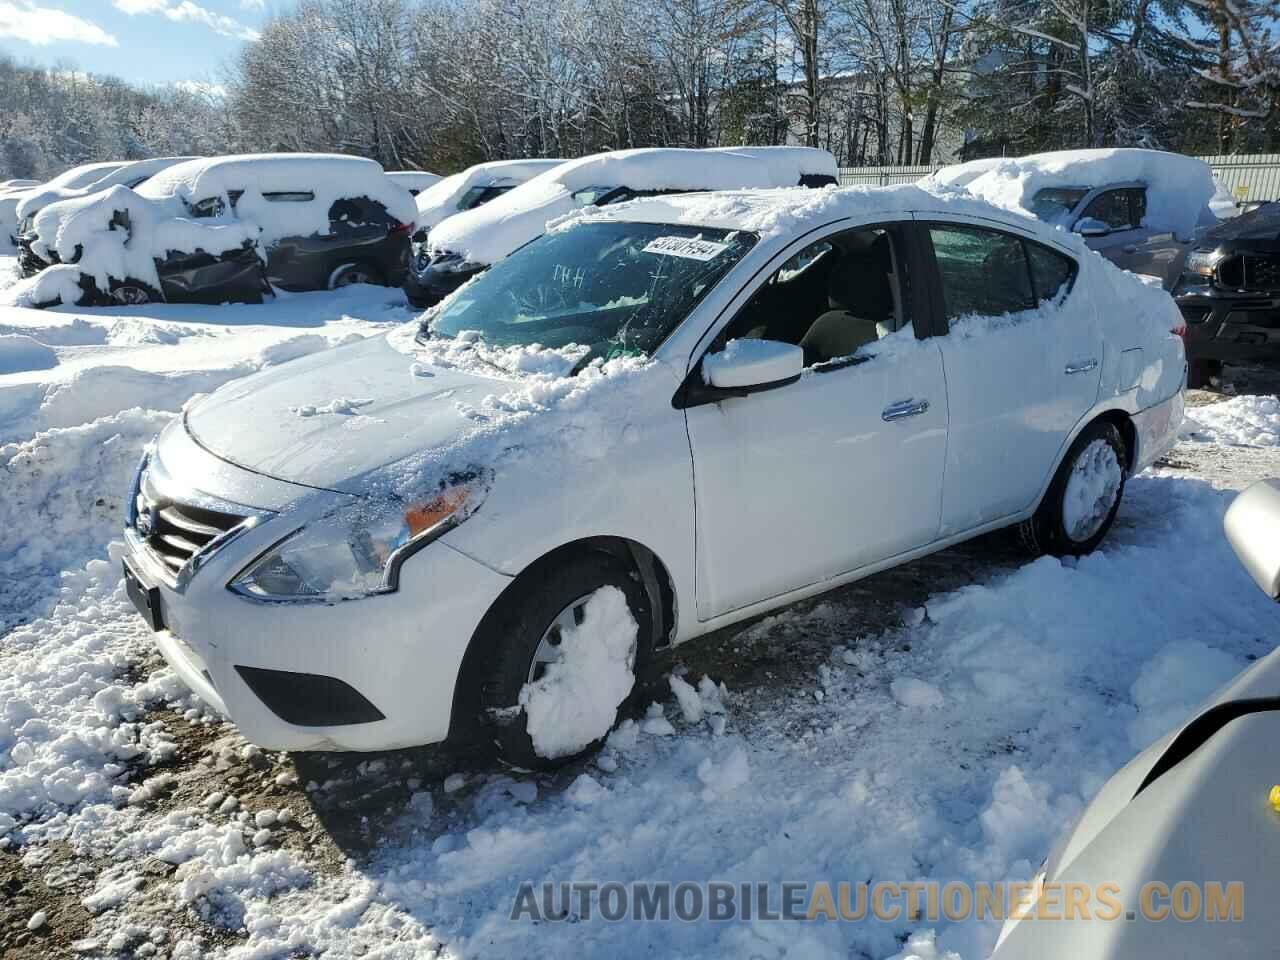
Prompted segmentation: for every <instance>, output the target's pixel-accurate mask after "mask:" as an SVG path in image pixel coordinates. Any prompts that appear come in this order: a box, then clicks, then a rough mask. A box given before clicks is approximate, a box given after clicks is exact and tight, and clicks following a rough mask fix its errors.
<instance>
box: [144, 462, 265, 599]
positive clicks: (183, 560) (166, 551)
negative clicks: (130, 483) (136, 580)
mask: <svg viewBox="0 0 1280 960" xmlns="http://www.w3.org/2000/svg"><path fill="white" fill-rule="evenodd" d="M149 480H150V477H149V476H148V474H147V473H146V472H144V473H143V475H142V479H141V483H139V485H138V493H137V499H136V501H135V503H134V511H135V516H134V521H133V528H134V531H135V532H136V533H137V535H138V537H139V538H140V539H141V540H142V542H143V543H144V544H145V545H146V547H147V549H148V550H149V551H150V552H151V554H152V555H153V556H154V557H155V558H156V559H157V560H159V561H160V563H161V564H163V565H164V567H165V569H166V570H168V572H169V573H170V574H171V575H172V576H174V577H176V576H177V575H178V573H179V571H181V570H182V568H183V567H184V566H186V564H187V562H188V561H189V560H190V559H191V558H192V557H193V556H195V555H196V554H197V553H199V552H200V551H201V550H203V549H204V548H205V547H206V546H208V545H209V543H210V542H211V541H213V540H214V538H216V537H220V536H222V534H224V533H226V532H227V531H229V530H231V529H233V528H235V527H237V526H239V525H240V524H241V523H243V522H244V520H245V518H244V517H243V516H241V515H239V514H234V513H224V512H221V511H218V510H211V509H209V508H208V507H202V506H201V507H197V506H194V505H193V504H189V503H182V502H179V501H177V500H174V499H173V498H171V497H165V496H163V495H161V494H160V493H159V492H157V491H156V489H155V487H154V486H153V485H152V484H151V483H150V482H149Z"/></svg>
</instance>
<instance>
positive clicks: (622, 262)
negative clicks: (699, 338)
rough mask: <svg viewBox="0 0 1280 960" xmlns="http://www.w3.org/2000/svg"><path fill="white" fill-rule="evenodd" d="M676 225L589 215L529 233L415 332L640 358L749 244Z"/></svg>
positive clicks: (742, 238)
mask: <svg viewBox="0 0 1280 960" xmlns="http://www.w3.org/2000/svg"><path fill="white" fill-rule="evenodd" d="M756 239H757V238H756V236H755V234H751V233H744V232H742V231H729V230H715V229H709V228H705V227H695V226H687V225H683V224H681V225H676V224H652V223H625V222H599V221H597V222H586V223H579V224H576V225H574V226H573V227H570V228H569V229H567V230H559V231H555V232H553V233H549V234H546V235H544V236H542V237H539V238H538V239H537V240H534V241H533V242H532V243H530V244H528V245H527V246H524V247H522V248H521V249H519V250H517V251H516V252H515V253H513V254H512V255H511V256H509V257H507V258H506V259H505V260H500V261H499V262H498V263H496V264H494V265H493V266H492V267H490V268H489V269H488V270H486V271H485V272H484V273H482V274H480V275H479V276H478V277H477V278H476V279H475V280H474V281H472V283H471V284H470V285H469V286H467V287H466V288H465V289H463V290H462V291H460V292H459V293H458V294H457V295H456V296H455V297H453V298H452V299H451V300H450V301H448V302H447V304H446V305H445V306H444V307H443V309H442V310H441V311H440V312H439V313H438V314H436V315H435V316H434V317H433V318H430V320H429V321H428V325H426V326H424V329H423V331H422V332H421V333H420V336H425V335H430V336H445V337H453V336H457V335H458V334H459V333H462V332H463V331H475V332H476V333H478V334H479V336H480V338H481V339H482V340H484V341H485V342H486V343H489V344H492V345H494V346H531V345H533V344H541V345H542V346H544V347H551V348H560V347H566V346H569V345H571V344H579V345H583V346H587V347H589V348H590V352H589V353H588V354H587V357H586V358H585V359H590V358H592V357H605V358H612V357H616V356H633V355H635V356H645V355H649V354H652V352H653V351H654V350H655V349H656V348H657V347H658V345H659V344H661V343H662V341H663V340H664V339H665V338H666V337H667V335H668V334H670V333H671V332H672V331H673V330H675V328H676V327H677V326H679V324H680V323H681V322H682V321H683V320H684V318H685V317H686V316H688V314H689V312H690V311H691V310H692V309H693V308H694V307H695V306H696V305H697V304H698V302H699V301H700V300H701V299H702V298H703V297H704V296H705V295H706V294H707V292H708V291H709V290H710V289H711V288H712V287H714V286H715V285H716V284H717V283H719V282H720V281H721V280H722V279H723V278H724V276H725V274H727V273H728V272H729V271H730V269H732V267H733V266H734V265H735V264H736V263H737V262H738V261H739V260H741V259H742V257H743V256H744V255H745V254H746V252H747V251H748V250H750V249H751V247H752V246H754V245H755V243H756Z"/></svg>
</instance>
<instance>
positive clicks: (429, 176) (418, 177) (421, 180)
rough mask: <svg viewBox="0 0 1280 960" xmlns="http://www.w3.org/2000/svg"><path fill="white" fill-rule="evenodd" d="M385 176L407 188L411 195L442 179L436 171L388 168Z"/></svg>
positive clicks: (414, 195) (415, 194)
mask: <svg viewBox="0 0 1280 960" xmlns="http://www.w3.org/2000/svg"><path fill="white" fill-rule="evenodd" d="M387 176H388V177H390V178H391V179H392V180H394V181H395V182H396V183H398V184H400V186H402V187H404V188H405V189H406V190H408V191H409V195H410V196H413V197H416V196H417V195H418V194H420V193H421V192H422V191H423V190H426V189H427V188H428V187H433V186H435V185H436V184H437V183H439V182H440V181H441V180H443V179H444V178H443V177H442V176H440V174H438V173H427V172H426V171H425V170H388V171H387Z"/></svg>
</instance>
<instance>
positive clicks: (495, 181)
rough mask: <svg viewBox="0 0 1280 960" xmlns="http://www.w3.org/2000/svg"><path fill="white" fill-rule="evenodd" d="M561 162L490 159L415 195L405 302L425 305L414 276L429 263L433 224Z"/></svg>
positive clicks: (481, 204)
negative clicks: (414, 212) (410, 260)
mask: <svg viewBox="0 0 1280 960" xmlns="http://www.w3.org/2000/svg"><path fill="white" fill-rule="evenodd" d="M562 163H564V161H563V160H493V161H491V162H489V163H477V164H476V165H475V166H473V167H468V168H467V169H466V170H463V171H462V172H461V173H455V174H454V175H453V176H450V177H445V178H444V179H443V180H441V181H440V182H439V183H437V184H436V185H435V186H433V187H430V188H428V189H426V190H424V191H422V193H420V194H418V197H417V204H418V218H417V224H418V228H417V230H416V232H415V233H414V235H413V243H414V250H413V257H414V259H413V269H412V270H410V271H409V276H408V278H407V280H406V281H405V287H404V290H405V293H406V294H407V295H408V297H409V302H410V303H413V304H414V305H416V306H427V303H426V300H425V294H424V291H423V290H422V289H421V288H420V286H419V284H418V280H417V278H418V276H419V275H420V274H422V273H424V272H425V271H426V269H427V267H428V265H429V264H430V263H431V251H430V249H429V247H428V246H427V238H428V237H429V236H430V234H431V230H432V229H433V228H434V227H435V226H436V224H438V223H440V222H441V221H442V220H447V219H448V218H449V217H452V216H454V215H455V214H459V213H463V212H465V211H467V210H474V209H475V208H476V207H482V206H484V205H485V204H486V203H488V202H489V201H491V200H496V199H497V198H498V197H500V196H502V195H503V194H504V193H507V192H508V191H510V190H514V189H515V188H516V187H518V186H520V184H522V183H526V182H527V181H529V180H532V179H533V178H534V177H536V176H538V175H539V174H543V173H546V172H547V171H548V170H550V169H551V168H552V167H558V166H560V164H562Z"/></svg>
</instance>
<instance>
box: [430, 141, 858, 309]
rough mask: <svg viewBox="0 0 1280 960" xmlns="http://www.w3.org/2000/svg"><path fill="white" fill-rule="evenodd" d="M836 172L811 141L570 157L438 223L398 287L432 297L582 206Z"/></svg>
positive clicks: (802, 181) (830, 177)
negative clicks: (483, 203)
mask: <svg viewBox="0 0 1280 960" xmlns="http://www.w3.org/2000/svg"><path fill="white" fill-rule="evenodd" d="M837 172H838V171H837V168H836V161H835V157H833V156H832V155H831V154H830V153H828V152H827V151H826V150H817V149H814V148H811V147H732V148H716V149H712V150H687V149H679V148H662V147H651V148H641V149H636V150H616V151H612V152H609V153H599V154H595V155H593V156H589V157H582V158H580V159H578V160H571V161H569V162H568V163H564V164H561V165H559V166H557V167H556V168H555V169H554V170H550V171H548V172H546V173H543V174H542V175H540V176H538V177H535V178H534V179H532V180H530V181H529V182H528V183H526V184H524V185H523V186H521V187H519V188H518V189H515V190H512V191H511V192H510V193H508V194H506V195H505V196H503V197H502V198H501V199H498V200H495V201H494V202H493V203H490V204H488V205H486V206H485V207H483V208H482V209H479V210H472V211H469V212H467V213H460V214H458V215H457V216H453V217H450V218H449V219H448V220H445V221H444V222H442V223H441V224H439V225H438V226H437V227H436V228H435V229H434V230H433V231H432V235H431V236H430V237H429V238H428V240H427V247H428V250H429V255H428V257H426V258H424V257H423V256H422V255H421V254H419V256H418V258H417V259H416V260H415V261H414V268H413V271H412V272H411V274H410V277H409V280H408V282H407V284H406V287H405V290H406V293H407V294H408V296H409V299H410V301H411V302H413V303H414V304H415V305H418V306H430V305H432V304H434V303H438V302H439V301H440V300H441V299H442V298H443V297H446V296H448V295H449V294H450V293H452V292H453V291H454V290H456V289H458V287H460V286H461V285H462V284H463V283H465V282H466V281H467V280H469V279H470V278H471V277H474V276H475V275H476V274H477V273H479V272H480V271H482V270H484V269H486V268H487V267H488V266H489V265H491V264H494V263H497V262H498V261H499V260H501V259H502V258H503V257H505V256H507V255H508V254H510V253H511V252H512V251H513V250H516V249H519V248H520V247H521V246H523V245H524V244H526V243H528V242H529V241H530V240H532V239H533V238H534V237H537V236H540V235H541V234H542V232H543V230H544V229H546V225H547V222H548V221H550V220H554V219H555V218H557V217H561V216H564V215H565V214H567V213H571V212H572V211H574V210H576V209H579V208H582V207H587V206H607V205H609V204H614V203H623V202H625V201H627V200H634V199H636V198H637V197H652V196H658V195H661V194H668V193H686V192H689V191H700V190H737V189H742V188H747V187H762V188H767V187H796V186H808V187H820V186H827V185H830V184H834V183H836V182H837Z"/></svg>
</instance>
